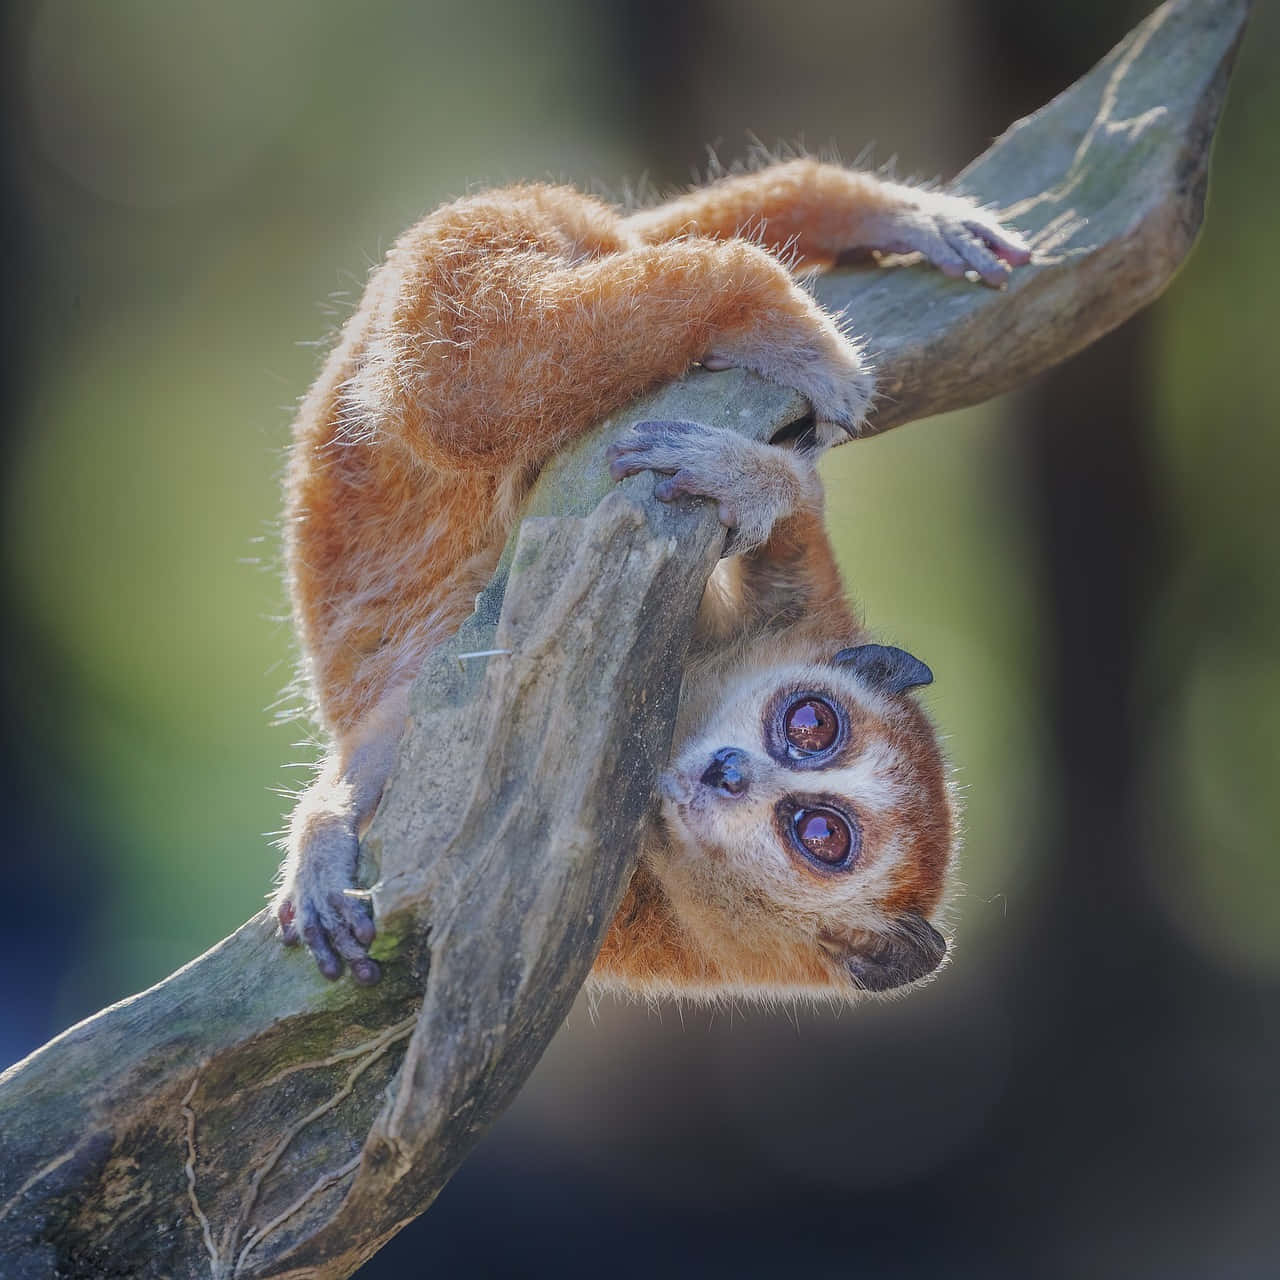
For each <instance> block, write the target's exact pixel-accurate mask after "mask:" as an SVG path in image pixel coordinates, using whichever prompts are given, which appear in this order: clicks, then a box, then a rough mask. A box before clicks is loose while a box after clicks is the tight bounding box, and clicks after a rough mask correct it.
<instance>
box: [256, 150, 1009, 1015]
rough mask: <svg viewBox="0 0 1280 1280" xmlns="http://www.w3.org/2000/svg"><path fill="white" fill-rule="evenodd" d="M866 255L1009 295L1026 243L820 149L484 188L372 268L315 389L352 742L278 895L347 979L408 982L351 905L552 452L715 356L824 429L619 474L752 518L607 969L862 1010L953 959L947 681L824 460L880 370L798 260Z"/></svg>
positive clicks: (334, 639)
mask: <svg viewBox="0 0 1280 1280" xmlns="http://www.w3.org/2000/svg"><path fill="white" fill-rule="evenodd" d="M744 228H749V229H750V232H751V236H752V238H751V239H750V240H747V239H743V238H741V236H740V234H739V233H740V232H741V231H742V230H743V229H744ZM856 250H882V251H890V252H912V251H920V252H923V253H924V254H925V255H926V256H927V257H929V258H930V259H931V260H932V261H934V262H935V263H936V264H937V265H938V266H940V267H941V268H942V269H943V270H945V271H946V272H947V273H948V274H951V275H959V274H962V273H963V272H964V271H966V270H976V271H977V272H978V274H979V275H980V276H981V277H982V278H983V279H984V280H986V281H987V282H988V283H993V284H995V283H999V281H1000V280H1001V279H1002V278H1003V277H1004V275H1005V274H1007V271H1008V266H1007V265H1006V264H1017V263H1020V262H1024V261H1026V260H1027V257H1028V251H1027V249H1026V246H1025V245H1024V244H1023V243H1022V242H1021V241H1020V240H1019V239H1018V237H1017V236H1016V234H1014V233H1011V232H1008V231H1005V230H1003V229H1002V228H1001V227H1000V226H999V224H998V223H997V222H996V221H995V220H994V219H993V218H992V217H991V216H990V215H989V214H986V213H984V212H983V211H982V210H980V209H979V208H978V207H977V206H976V205H973V204H972V203H970V202H969V201H967V200H965V199H963V198H961V197H956V196H949V195H943V194H939V193H933V192H924V191H918V190H915V189H912V188H909V187H903V186H898V185H896V184H891V183H887V182H883V181H880V180H879V179H877V178H875V177H873V176H871V175H867V174H862V173H852V172H848V171H846V170H843V169H840V168H838V167H835V166H830V165H822V164H819V163H817V162H814V161H809V160H801V161H794V162H790V163H787V164H781V165H777V166H774V167H772V168H769V169H765V170H762V171H760V172H757V173H751V174H744V175H740V176H736V177H732V178H728V179H724V180H722V181H720V182H718V183H715V184H712V185H710V186H708V187H705V188H701V189H699V190H696V191H694V192H692V193H690V194H688V195H686V196H684V197H681V198H680V199H677V200H674V201H671V202H669V203H667V204H664V205H660V206H657V207H655V208H652V209H647V210H643V211H641V212H638V213H633V214H630V215H622V214H620V213H618V212H617V211H615V210H613V209H611V208H610V207H608V206H606V205H605V204H603V203H601V202H599V201H597V200H594V199H592V198H589V197H586V196H583V195H581V194H579V193H577V192H575V191H571V190H569V189H567V188H563V187H553V186H524V187H515V188H509V189H505V190H498V191H491V192H488V193H485V194H482V195H477V196H472V197H468V198H466V199H463V200H459V201H457V202H455V203H453V204H450V205H447V206H445V207H443V208H441V209H439V210H437V211H435V212H434V213H432V214H430V215H428V216H427V217H426V218H424V219H423V220H422V221H421V222H420V223H418V224H417V225H416V226H415V227H413V228H412V229H411V230H410V231H408V232H407V233H406V234H405V235H404V236H403V237H402V238H401V239H400V240H399V241H398V242H397V243H396V245H395V246H394V247H393V248H392V250H391V252H390V253H389V254H388V256H387V260H386V262H385V263H384V264H383V265H382V266H380V267H379V268H378V269H377V270H376V271H375V272H374V274H373V276H372V277H371V279H370V282H369V286H368V288H367V290H366V293H365V296H364V299H363V300H362V302H361V303H360V305H359V307H358V309H357V310H356V312H355V314H354V315H353V316H352V317H351V319H350V320H349V321H348V323H347V325H346V327H345V329H344V331H343V333H342V336H341V338H340V340H339V342H338V345H337V346H336V348H335V349H334V351H333V352H332V354H331V355H330V356H329V359H328V361H327V363H326V364H325V367H324V369H323V371H322V373H321V375H320V378H319V380H318V381H317V383H316V385H315V386H314V387H313V389H312V390H311V392H310V394H309V395H308V396H307V398H306V400H305V401H304V403H303V406H302V409H301V412H300V414H299V417H298V420H297V423H296V426H295V436H294V447H293V452H292V456H291V462H290V466H289V472H288V480H287V519H286V551H287V559H288V569H289V583H290V588H291V592H292V599H293V609H294V616H295V620H296V624H297V628H298V633H299V636H300V640H301V645H302V650H303V655H304V664H305V675H306V678H307V680H308V683H309V686H310V689H311V693H312V695H313V700H314V706H315V711H316V715H317V718H318V720H319V722H320V724H321V726H322V728H323V729H324V731H325V733H326V734H327V736H328V738H329V740H330V743H331V749H330V752H329V754H328V756H327V757H326V760H325V762H324V764H323V766H322V769H321V772H320V775H319V777H318V778H317V780H316V782H315V783H314V784H313V785H312V786H311V787H310V788H309V789H308V791H307V792H306V793H304V795H303V796H302V798H301V799H300V801H299V803H298V806H297V808H296V809H295V811H294V814H293V816H292V819H291V822H290V826H289V833H288V842H287V843H288V852H287V857H286V861H285V864H284V869H283V873H282V883H281V885H280V888H279V890H278V892H277V896H276V909H277V913H278V915H279V918H280V921H281V926H282V931H283V934H284V937H285V940H286V941H290V942H293V941H297V940H299V939H300V938H301V939H302V940H304V941H306V943H307V944H308V946H309V947H310V948H311V950H312V951H313V953H314V954H315V956H316V959H317V962H318V963H319V965H320V967H321V970H322V971H323V972H325V973H326V974H327V975H328V976H337V974H338V973H339V972H340V971H341V967H342V961H343V960H345V961H346V962H347V963H348V965H349V966H350V967H351V970H352V973H353V975H354V976H355V977H356V979H357V980H358V981H374V980H376V978H377V976H378V970H377V966H376V965H375V964H374V962H373V961H372V960H370V959H369V958H368V955H367V946H368V944H369V942H370V941H371V939H372V937H373V923H372V921H371V920H370V919H369V917H368V915H367V911H366V909H365V907H364V906H363V904H362V903H361V902H359V901H358V900H357V899H355V898H353V897H351V896H350V895H347V894H346V893H345V892H344V891H345V890H346V889H347V888H349V887H350V886H351V885H352V884H353V883H354V878H355V872H356V859H357V834H358V832H359V830H360V829H361V828H362V827H363V825H364V824H366V823H367V821H368V819H369V818H370V816H371V815H372V813H373V810H374V808H375V807H376V804H377V801H378V797H379V795H380V794H381V790H382V786H383V783H384V781H385V779H386V776H387V772H388V770H389V768H390V764H391V762H392V760H393V758H394V753H395V748H396V744H397V743H398V740H399V737H400V735H401V733H402V730H403V725H404V717H405V713H406V708H407V693H408V687H409V684H410V682H411V681H412V679H413V677H414V675H415V674H416V673H417V671H418V669H419V667H420V666H421V664H422V661H423V658H424V657H425V656H426V654H427V653H429V652H430V651H431V649H432V648H433V647H434V646H436V645H437V644H439V643H440V641H441V640H442V639H444V638H445V637H446V636H448V635H449V634H450V633H451V632H452V631H453V630H455V629H456V628H457V626H458V625H459V624H460V623H461V621H462V620H463V619H464V618H465V617H466V616H467V614H468V613H469V612H470V610H471V608H472V607H473V603H474V599H475V595H476V592H477V591H478V590H479V589H480V587H481V586H482V585H483V584H484V582H485V580H486V579H487V578H488V576H489V574H490V572H491V571H492V569H493V567H494V565H495V564H496V560H497V557H498V554H499V552H500V550H501V547H502V545H503V543H504V541H505V540H506V537H507V535H508V533H509V532H510V530H511V527H512V524H513V522H514V520H515V518H516V512H517V510H518V507H519V503H520V501H521V499H522V497H523V496H524V494H525V493H526V492H527V490H528V487H529V485H530V484H531V482H532V480H533V479H534V478H535V477H536V475H537V472H538V470H539V468H540V467H541V466H542V464H543V463H544V462H545V461H546V459H547V458H548V457H549V456H550V455H551V454H552V453H553V452H554V451H555V450H556V449H557V448H558V447H560V446H561V445H562V444H563V443H564V442H566V441H567V440H569V439H572V438H573V437H574V436H576V435H578V434H580V433H582V432H583V431H585V430H586V429H588V428H589V427H590V426H591V425H592V424H594V423H595V422H597V421H599V420H600V419H601V418H602V417H604V416H605V415H607V414H609V413H611V412H613V411H615V410H617V409H620V408H622V407H623V406H624V405H626V404H627V403H628V401H630V400H631V399H632V398H633V397H635V396H636V395H638V394H639V393H641V392H642V391H644V390H646V389H648V388H650V387H652V386H654V385H655V384H658V383H661V382H663V381H665V380H667V379H670V378H672V377H675V376H677V375H678V374H680V373H682V372H683V371H684V370H685V369H686V368H688V367H689V366H690V365H691V364H693V363H695V362H699V361H700V362H702V363H703V364H704V365H706V366H708V367H710V368H718V367H725V366H728V365H740V366H744V367H746V368H749V369H752V370H755V371H756V372H758V373H760V374H762V375H764V376H765V377H767V378H771V379H774V380H776V381H778V382H781V383H784V384H786V385H788V386H791V387H794V388H796V389H797V390H798V391H800V392H801V393H802V394H804V395H805V396H806V397H807V398H808V399H809V401H810V403H811V404H812V406H813V417H814V422H813V426H812V427H811V429H810V430H809V431H808V432H807V433H806V434H805V436H804V437H803V439H802V441H801V447H800V448H796V447H784V446H782V445H757V444H753V443H751V442H749V441H746V440H745V439H743V438H741V437H739V436H737V435H736V434H734V433H730V432H723V431H716V430H713V429H711V428H706V427H698V426H697V425H696V424H648V425H645V426H642V427H640V428H638V429H637V431H636V433H635V435H634V439H633V440H631V441H630V442H629V443H628V444H627V445H625V446H623V447H621V448H620V449H619V450H617V451H616V452H615V457H614V462H613V468H614V473H615V475H617V476H621V475H624V474H631V473H632V472H634V471H637V470H640V469H652V470H656V471H661V472H666V473H668V475H669V476H670V478H669V479H668V480H666V481H663V482H662V485H661V486H660V488H659V493H660V494H661V495H662V496H666V497H676V496H678V495H680V494H694V495H705V496H709V497H712V498H715V499H716V500H717V501H718V502H719V504H720V510H721V516H722V519H723V520H724V522H725V523H726V524H727V525H730V526H731V527H732V528H733V529H734V530H735V532H734V537H733V551H734V554H733V555H732V556H730V557H729V558H727V559H726V560H724V561H722V563H721V566H720V568H719V569H718V570H717V573H716V575H715V577H714V578H713V580H712V583H711V584H710V585H709V587H708V591H707V595H706V597H705V599H704V604H703V608H702V612H701V615H700V619H699V624H698V629H697V636H696V640H695V654H694V655H693V658H692V661H691V665H690V668H689V672H688V675H687V677H686V683H685V689H684V692H683V694H682V702H681V713H680V722H679V725H678V727H677V738H676V742H677V747H676V753H675V757H674V760H673V768H672V771H671V772H670V773H669V774H667V775H666V777H665V780H664V794H665V800H664V809H663V811H664V822H663V827H662V830H661V832H659V833H657V834H655V836H654V838H653V840H652V841H651V842H650V847H648V848H647V849H646V851H645V854H644V856H643V858H642V860H641V865H640V870H639V872H638V873H637V875H636V878H635V880H634V882H633V884H632V886H631V889H630V891H629V892H628V895H627V898H626V900H625V901H624V903H623V906H622V909H621V910H620V911H619V913H618V916H617V918H616V920H615V921H614V923H613V927H612V929H611V931H610V933H609V936H608V938H607V940H606V943H605V946H604V949H603V951H602V953H601V956H600V959H599V961H598V962H597V966H596V970H595V976H596V978H597V980H598V981H600V982H603V983H606V984H614V985H623V986H628V987H631V988H633V989H641V990H648V991H680V992H685V993H687V994H691V995H706V994H713V993H717V992H723V991H727V990H733V991H740V992H743V993H746V994H769V993H779V992H782V993H794V992H802V991H803V992H808V993H811V994H831V995H843V994H845V993H847V992H852V991H856V990H857V989H859V988H870V989H884V988H886V987H889V986H896V985H901V984H902V983H904V982H908V981H911V980H913V979H914V978H918V977H920V976H923V974H924V973H927V972H929V971H930V970H931V969H932V968H934V967H936V965H937V963H938V962H939V960H940V959H941V956H942V952H943V949H944V944H943V942H942V939H941V936H940V935H939V934H938V933H937V931H936V929H935V928H934V927H933V925H932V924H930V923H929V922H930V919H931V918H934V919H936V913H937V911H938V909H939V904H940V903H941V901H942V898H943V891H944V886H945V879H946V873H947V868H948V866H949V865H950V862H951V857H952V850H953V845H954V817H953V813H952V805H951V800H950V797H949V793H948V789H947V786H946V779H945V769H944V766H943V762H942V759H941V756H940V753H939V751H938V748H937V745H936V741H935V736H934V733H933V730H932V728H931V727H930V725H929V724H928V721H927V720H926V719H925V717H924V714H923V713H922V712H921V710H920V709H919V707H918V706H917V705H916V704H915V702H914V700H913V698H912V697H911V696H910V694H909V693H908V690H909V689H910V688H911V687H912V686H913V685H915V684H919V683H925V682H926V681H927V678H928V672H927V668H924V667H923V665H922V664H919V663H916V662H915V660H914V659H910V658H909V657H908V655H905V654H902V653H901V651H899V650H890V649H884V648H882V647H880V646H869V645H868V644H867V643H866V640H867V638H866V635H865V633H864V631H863V629H862V627H861V624H860V623H859V622H858V621H857V620H856V619H855V617H854V616H853V614H852V612H851V611H850V609H849V606H848V604H847V603H846V601H845V597H844V593H843V590H842V588H841V585H840V579H839V574H838V572H837V569H836V567H835V563H834V560H833V557H832V554H831V549H830V547H829V545H828V542H827V539H826V536H825V533H824V532H823V528H822V521H821V492H820V487H819V485H818V482H817V477H816V473H815V472H814V469H813V454H814V453H815V452H816V451H817V449H819V448H821V447H824V446H826V445H829V444H833V443H837V442H839V441H841V440H844V439H847V438H849V437H850V436H852V435H855V434H856V432H857V429H858V426H859V423H860V422H861V421H862V418H863V416H864V413H865V410H866V407H867V403H868V400H869V397H870V394H871V388H872V379H871V375H870V373H869V371H868V370H867V368H866V367H865V364H864V361H863V358H862V355H861V352H860V349H859V347H858V345H857V343H856V342H854V341H851V340H850V339H849V338H848V337H846V336H845V334H844V333H843V332H842V329H841V327H840V326H839V325H838V324H837V323H836V321H835V320H834V319H833V318H832V317H831V316H829V315H827V314H826V313H825V312H824V311H823V310H822V309H821V308H820V307H819V306H818V305H817V303H816V302H815V301H814V299H813V298H812V297H811V296H810V295H809V294H808V293H807V292H805V290H804V289H803V288H802V287H801V286H800V285H798V284H797V283H796V281H795V279H794V277H793V276H792V274H791V270H790V268H793V267H795V266H797V265H800V266H806V267H807V266H815V265H816V266H821V265H827V264H830V263H832V262H834V261H836V260H837V259H838V258H839V257H840V256H841V255H843V254H845V253H848V252H850V251H856ZM784 259H785V261H784ZM846 650H847V651H849V652H848V653H845V654H842V651H846ZM837 655H841V656H840V658H839V659H838V660H837ZM797 717H798V718H797ZM797 741H799V742H800V743H801V745H797ZM735 753H736V754H735ZM837 855H838V856H837Z"/></svg>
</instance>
